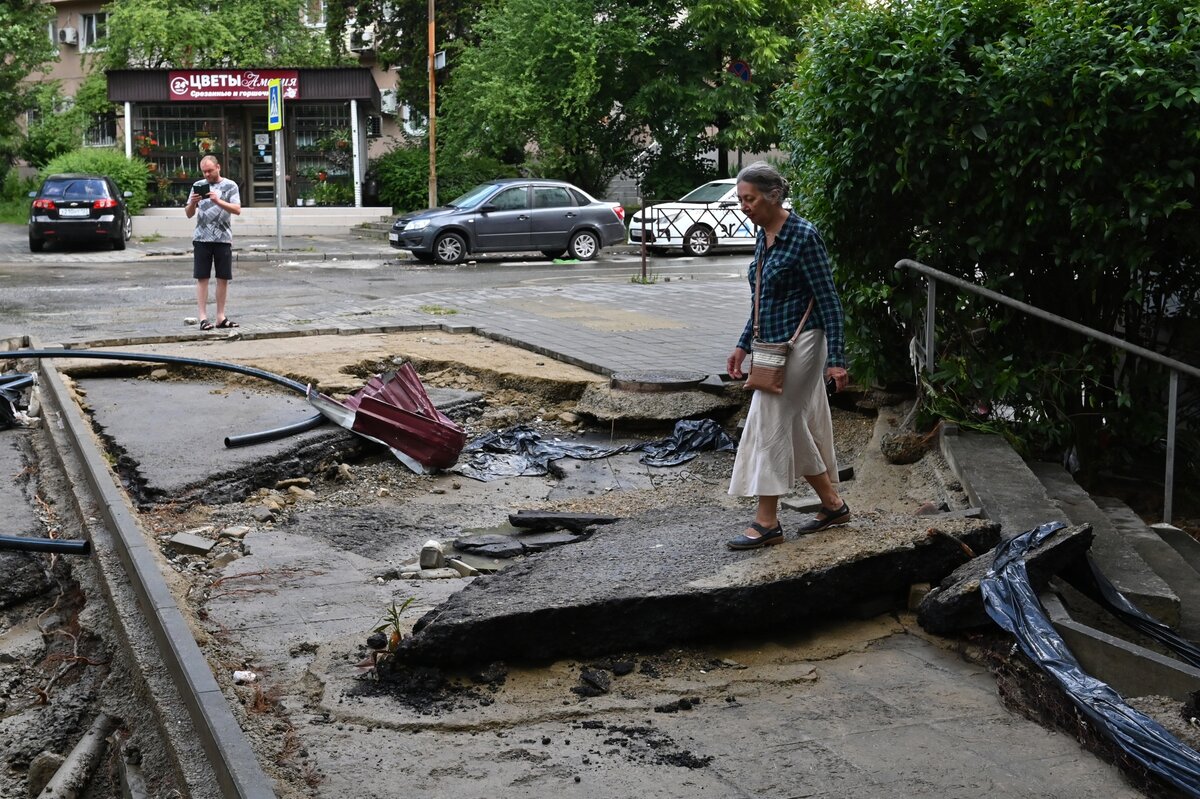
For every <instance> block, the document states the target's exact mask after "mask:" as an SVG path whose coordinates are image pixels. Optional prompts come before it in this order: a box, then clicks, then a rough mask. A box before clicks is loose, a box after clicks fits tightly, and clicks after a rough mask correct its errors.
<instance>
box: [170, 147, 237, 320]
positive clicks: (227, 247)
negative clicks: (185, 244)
mask: <svg viewBox="0 0 1200 799" xmlns="http://www.w3.org/2000/svg"><path fill="white" fill-rule="evenodd" d="M200 172H201V173H202V174H203V175H204V180H202V181H199V182H198V183H196V184H195V185H194V186H192V194H191V196H189V197H188V201H187V206H185V207H184V211H185V212H186V213H187V218H188V219H191V218H192V217H193V216H194V217H196V232H195V233H194V234H192V277H194V278H195V279H196V305H197V307H198V308H199V310H200V329H201V330H212V329H213V327H214V325H213V323H212V322H211V321H209V319H208V281H209V278H210V277H211V276H212V273H213V271H216V273H217V323H216V325H215V327H219V328H229V327H237V326H238V324H237V322H235V321H233V320H232V319H230V318H229V317H228V316H226V315H225V300H226V298H227V297H228V296H229V281H230V280H233V214H241V213H242V195H241V193H240V192H239V191H238V185H237V184H236V183H234V182H233V181H232V180H228V179H226V178H222V177H221V164H220V163H219V162H218V161H217V158H216V156H212V155H206V156H204V157H203V158H201V159H200Z"/></svg>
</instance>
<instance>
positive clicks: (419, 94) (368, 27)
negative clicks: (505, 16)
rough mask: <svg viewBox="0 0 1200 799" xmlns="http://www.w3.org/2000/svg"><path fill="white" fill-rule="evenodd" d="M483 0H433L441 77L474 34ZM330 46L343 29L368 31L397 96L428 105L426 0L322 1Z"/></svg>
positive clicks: (338, 40) (338, 41)
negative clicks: (442, 57) (443, 63)
mask: <svg viewBox="0 0 1200 799" xmlns="http://www.w3.org/2000/svg"><path fill="white" fill-rule="evenodd" d="M482 7H483V4H481V3H479V2H477V1H476V0H437V2H436V4H435V8H434V41H435V46H436V47H437V49H439V50H445V51H446V53H447V58H446V68H445V70H444V71H443V72H442V73H441V74H440V75H439V77H438V80H439V81H442V80H445V79H447V78H448V76H449V75H450V74H452V73H453V71H454V69H455V67H456V66H457V65H458V58H457V56H458V54H459V53H461V52H462V49H463V48H464V47H467V46H470V45H473V44H475V43H476V42H477V41H478V39H477V37H476V35H475V33H474V31H473V26H474V24H475V20H476V19H477V18H478V17H479V13H480V10H481V8H482ZM326 14H327V26H326V27H327V29H328V31H329V41H330V46H331V47H333V48H338V47H341V46H342V41H343V39H342V36H343V32H344V31H345V30H351V31H356V32H358V33H359V34H362V33H363V32H364V31H370V34H371V45H372V47H373V48H374V49H375V57H376V59H377V60H378V62H379V64H380V65H382V66H384V67H390V68H392V69H393V70H394V71H395V74H396V96H397V98H398V99H399V100H400V102H402V103H406V104H407V105H409V106H410V107H412V108H414V109H417V110H421V109H427V108H428V107H429V36H428V30H429V2H428V0H329V2H328V3H327V5H326Z"/></svg>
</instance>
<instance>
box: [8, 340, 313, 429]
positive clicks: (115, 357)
mask: <svg viewBox="0 0 1200 799" xmlns="http://www.w3.org/2000/svg"><path fill="white" fill-rule="evenodd" d="M18 358H90V359H93V360H105V361H139V362H142V363H169V364H175V365H178V366H195V367H199V368H201V369H223V370H224V371H226V372H236V373H237V374H242V375H248V376H250V377H258V378H261V379H263V380H267V381H269V382H271V383H275V384H276V385H280V386H283V387H284V388H290V389H291V390H292V391H295V392H296V393H298V394H304V395H307V394H308V386H306V385H304V384H303V383H299V382H297V381H295V380H292V379H290V378H287V377H283V376H282V375H277V374H274V373H273V372H267V371H265V370H263V369H255V368H254V367H253V366H241V365H239V364H236V363H227V362H225V361H206V360H204V359H202V358H185V357H183V356H181V355H143V354H141V353H136V352H113V351H111V350H12V351H11V352H0V360H4V359H9V360H15V359H18ZM324 421H325V417H324V416H322V415H321V414H319V413H318V414H316V415H315V416H311V417H309V418H307V419H305V420H303V421H300V422H296V423H295V424H290V425H286V426H284V427H276V428H274V429H272V430H263V431H262V432H259V433H245V434H243V435H240V436H229V437H227V438H226V439H225V446H226V447H230V448H232V447H245V446H249V445H251V444H262V443H265V442H267V441H275V440H277V439H280V438H286V437H287V436H290V435H295V434H296V433H302V432H304V431H305V430H312V429H313V428H314V427H318V426H320V425H321V424H322V423H324Z"/></svg>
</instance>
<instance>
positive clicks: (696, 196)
mask: <svg viewBox="0 0 1200 799" xmlns="http://www.w3.org/2000/svg"><path fill="white" fill-rule="evenodd" d="M643 220H644V222H643ZM643 227H644V228H645V235H646V249H648V250H649V251H650V252H652V253H654V254H655V255H662V254H664V253H666V252H667V250H669V249H671V248H672V247H682V248H683V251H684V252H685V253H687V254H689V255H708V254H709V253H710V252H712V250H713V248H714V247H753V246H754V237H755V233H756V230H755V227H754V225H753V224H751V222H750V220H749V219H748V218H747V217H746V215H745V214H743V213H742V209H741V204H740V203H739V202H738V198H737V180H735V179H734V178H726V179H724V180H714V181H712V182H710V183H705V184H704V185H703V186H701V187H700V188H698V189H694V190H693V191H690V192H688V193H687V194H686V195H685V196H684V197H682V198H681V199H680V200H679V201H677V202H673V203H662V204H660V205H651V206H650V207H649V208H643V209H641V210H640V211H638V212H637V213H635V214H634V215H633V218H632V219H631V220H630V221H629V243H630V244H635V245H640V244H641V243H642V230H643Z"/></svg>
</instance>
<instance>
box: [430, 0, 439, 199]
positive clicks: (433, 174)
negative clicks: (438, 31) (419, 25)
mask: <svg viewBox="0 0 1200 799" xmlns="http://www.w3.org/2000/svg"><path fill="white" fill-rule="evenodd" d="M433 11H434V0H429V207H430V208H437V207H438V189H437V81H436V80H435V77H436V75H437V72H436V70H435V69H434V60H435V58H436V55H435V53H434V41H433V33H434V30H433Z"/></svg>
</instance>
